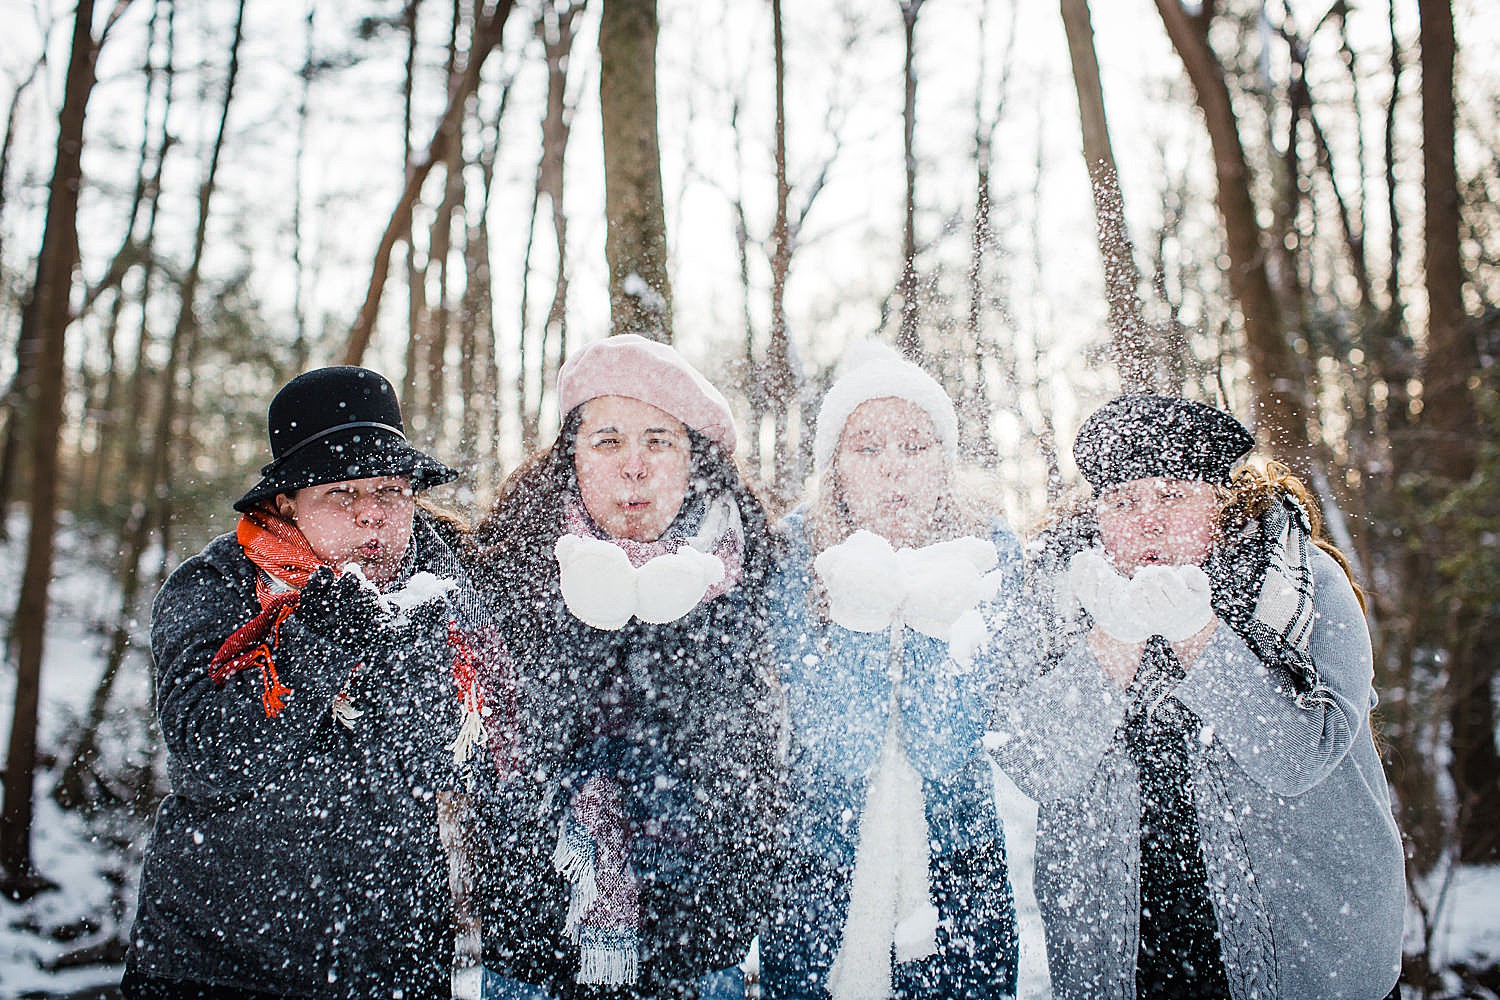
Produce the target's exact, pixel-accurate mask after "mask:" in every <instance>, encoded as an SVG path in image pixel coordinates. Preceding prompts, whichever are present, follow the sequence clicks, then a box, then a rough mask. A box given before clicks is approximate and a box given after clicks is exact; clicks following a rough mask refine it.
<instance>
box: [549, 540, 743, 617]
mask: <svg viewBox="0 0 1500 1000" xmlns="http://www.w3.org/2000/svg"><path fill="white" fill-rule="evenodd" d="M553 551H554V553H555V554H556V555H557V566H558V572H559V583H560V585H561V589H562V597H563V603H565V604H566V605H567V606H568V610H569V611H571V612H572V613H573V615H574V617H576V618H577V619H578V620H579V621H581V622H583V623H584V624H586V625H591V626H593V627H594V628H597V629H604V630H606V631H611V632H612V631H614V630H615V629H619V628H623V627H624V626H625V623H626V622H628V621H630V619H631V617H632V616H634V617H637V618H639V619H640V620H641V621H644V622H650V623H652V624H654V625H661V624H664V623H666V622H671V621H676V620H677V619H679V618H681V617H682V616H683V615H685V614H687V613H688V612H689V611H691V610H693V608H695V607H697V606H698V602H699V601H701V600H703V595H704V594H706V593H707V592H708V588H710V587H712V586H713V585H714V584H716V583H719V582H721V581H722V580H723V579H724V564H723V562H721V561H720V560H719V559H718V558H717V557H715V556H712V555H709V554H708V553H706V552H700V551H698V550H697V549H694V548H691V547H687V546H684V547H683V548H681V549H678V550H677V551H676V552H672V553H668V554H667V555H661V556H657V557H656V558H654V559H651V560H649V561H648V562H647V563H646V564H645V565H644V566H641V567H640V568H639V569H637V568H636V567H635V566H633V565H631V563H630V557H629V556H627V555H626V554H625V551H624V550H623V549H621V548H620V547H619V546H618V545H615V544H613V543H611V542H607V541H605V540H603V539H600V538H585V537H582V536H580V535H563V536H562V537H561V538H559V539H558V540H557V545H556V547H555V548H554V549H553Z"/></svg>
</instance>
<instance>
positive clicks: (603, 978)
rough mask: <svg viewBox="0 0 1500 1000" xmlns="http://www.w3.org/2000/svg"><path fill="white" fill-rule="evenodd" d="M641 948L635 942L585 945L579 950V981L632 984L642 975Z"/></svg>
mask: <svg viewBox="0 0 1500 1000" xmlns="http://www.w3.org/2000/svg"><path fill="white" fill-rule="evenodd" d="M640 965H641V957H640V949H639V948H637V947H636V946H635V944H634V942H633V941H632V942H630V943H626V942H624V941H621V942H619V943H616V944H598V945H585V946H583V948H582V949H580V950H579V952H578V979H577V981H578V982H579V983H588V984H591V985H598V986H631V985H634V984H635V981H636V978H637V977H638V976H639V975H640V971H641V968H640Z"/></svg>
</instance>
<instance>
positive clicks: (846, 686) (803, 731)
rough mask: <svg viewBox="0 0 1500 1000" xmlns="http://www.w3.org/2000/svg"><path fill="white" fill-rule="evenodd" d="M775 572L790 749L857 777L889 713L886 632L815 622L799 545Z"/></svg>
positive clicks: (777, 654) (778, 658)
mask: <svg viewBox="0 0 1500 1000" xmlns="http://www.w3.org/2000/svg"><path fill="white" fill-rule="evenodd" d="M789 548H790V549H791V551H790V553H789V557H788V558H787V560H786V561H785V562H784V563H783V565H782V566H781V567H779V569H778V571H777V573H776V574H775V575H774V578H773V582H772V591H771V643H772V649H773V650H774V653H773V655H774V658H775V663H776V670H777V674H778V676H779V678H780V680H781V682H782V684H783V686H784V688H785V691H786V701H787V715H788V717H789V719H788V721H789V723H790V726H791V740H792V748H793V749H792V752H793V754H794V755H796V756H799V757H800V758H801V759H802V760H803V762H805V763H806V764H808V765H812V766H814V767H815V768H816V769H819V770H827V771H830V772H832V773H834V774H837V775H839V776H841V777H843V778H844V779H845V780H847V781H850V782H856V781H863V780H864V777H865V775H866V774H867V773H868V771H869V769H870V767H871V766H872V765H873V764H874V763H875V758H876V755H877V754H878V753H879V752H880V744H881V740H882V739H883V738H884V737H885V728H886V723H887V721H888V719H889V718H890V704H891V679H890V655H891V637H890V632H889V631H888V630H887V631H883V632H876V633H864V632H854V631H851V630H850V629H846V628H844V627H842V626H840V625H835V624H833V623H832V622H821V623H814V621H813V620H812V615H811V614H810V613H809V611H808V606H807V601H808V591H809V590H810V588H811V586H812V569H811V560H810V556H809V554H808V552H807V550H806V548H805V546H791V547H789Z"/></svg>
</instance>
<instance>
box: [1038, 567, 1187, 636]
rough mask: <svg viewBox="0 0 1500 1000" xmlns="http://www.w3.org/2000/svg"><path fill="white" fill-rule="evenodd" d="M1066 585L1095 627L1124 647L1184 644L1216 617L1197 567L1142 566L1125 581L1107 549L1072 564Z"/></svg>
mask: <svg viewBox="0 0 1500 1000" xmlns="http://www.w3.org/2000/svg"><path fill="white" fill-rule="evenodd" d="M1064 586H1065V587H1066V588H1067V590H1068V592H1069V593H1071V594H1072V595H1073V599H1074V600H1076V601H1077V602H1078V604H1079V605H1080V606H1081V607H1082V608H1083V610H1085V611H1087V612H1088V613H1089V615H1090V616H1091V617H1092V618H1093V619H1094V624H1096V625H1098V626H1099V628H1101V629H1103V630H1104V631H1105V632H1106V633H1108V634H1109V635H1111V636H1113V637H1114V638H1116V639H1119V640H1120V641H1121V642H1130V643H1136V642H1145V641H1146V640H1147V639H1149V638H1151V636H1153V635H1159V636H1162V637H1163V638H1165V639H1166V640H1168V641H1169V642H1181V641H1182V640H1183V639H1186V638H1188V637H1189V636H1191V635H1193V634H1194V633H1196V632H1197V631H1198V630H1199V629H1201V628H1203V626H1205V625H1207V624H1208V623H1209V622H1210V621H1212V620H1213V618H1214V609H1213V604H1212V587H1211V586H1210V584H1209V580H1208V575H1207V574H1206V573H1204V572H1203V570H1202V569H1201V568H1199V567H1198V566H1191V565H1189V566H1143V567H1141V568H1140V569H1139V570H1137V571H1136V573H1135V576H1133V577H1129V578H1127V577H1124V576H1121V575H1120V574H1119V573H1118V572H1116V571H1115V568H1114V567H1113V566H1111V565H1110V564H1109V560H1108V559H1107V558H1106V557H1105V555H1104V552H1103V550H1101V549H1098V548H1090V549H1084V550H1083V551H1082V552H1079V553H1077V554H1076V555H1074V556H1073V558H1072V560H1071V561H1070V562H1069V563H1068V573H1067V578H1066V580H1065V582H1064Z"/></svg>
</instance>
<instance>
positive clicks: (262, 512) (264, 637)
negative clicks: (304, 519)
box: [208, 504, 318, 718]
mask: <svg viewBox="0 0 1500 1000" xmlns="http://www.w3.org/2000/svg"><path fill="white" fill-rule="evenodd" d="M235 538H236V539H237V540H238V541H239V543H240V548H242V549H244V551H245V557H246V558H247V559H249V560H250V561H251V562H252V563H254V564H255V566H256V568H258V569H259V570H261V572H259V573H256V574H255V596H256V597H257V598H259V599H260V607H261V610H260V613H259V614H257V615H256V616H255V617H254V618H251V619H250V620H249V621H248V622H246V623H245V624H244V625H242V626H241V627H240V628H238V629H236V630H235V631H234V632H232V633H231V634H230V636H229V638H227V639H225V640H224V644H223V645H222V646H220V647H219V651H218V652H217V653H215V654H214V657H213V659H212V660H211V661H209V664H208V672H209V676H210V677H212V678H213V679H214V680H215V681H216V682H218V683H219V684H223V683H224V682H225V681H226V680H228V679H229V678H230V677H231V676H233V675H234V674H237V673H239V672H240V671H241V670H250V669H255V670H259V671H260V676H261V696H260V697H261V704H262V705H264V706H265V710H266V717H267V718H275V717H276V716H278V715H280V714H281V710H282V708H283V707H285V701H284V698H285V697H286V695H289V694H291V693H292V691H291V689H290V688H288V687H287V686H286V685H284V684H282V683H281V680H280V678H278V677H277V676H276V661H275V660H274V659H272V657H271V651H272V650H273V649H275V648H276V642H277V640H278V639H279V638H280V635H281V623H282V622H284V621H286V619H287V617H288V616H289V615H290V614H291V613H292V612H293V611H295V610H297V601H298V599H299V598H300V597H301V596H302V588H303V587H304V586H306V585H307V579H308V577H310V576H312V574H313V570H315V569H317V568H318V557H317V556H316V555H315V554H314V553H313V550H312V546H311V545H309V544H308V543H307V539H306V538H305V537H303V535H302V532H301V531H299V530H298V529H297V526H296V525H295V524H293V523H292V522H291V521H289V520H287V519H286V518H284V517H282V516H281V515H280V514H278V513H276V511H275V509H273V508H272V507H271V506H270V505H269V504H267V505H265V506H262V507H258V508H256V509H255V510H252V511H250V512H249V513H248V514H245V515H243V516H241V517H240V523H239V527H238V528H236V529H235ZM273 577H274V578H275V579H276V580H280V581H281V582H283V583H285V584H286V585H287V586H289V587H291V588H292V589H291V590H280V589H278V588H276V587H275V586H274V585H273V584H272V578H273Z"/></svg>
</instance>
